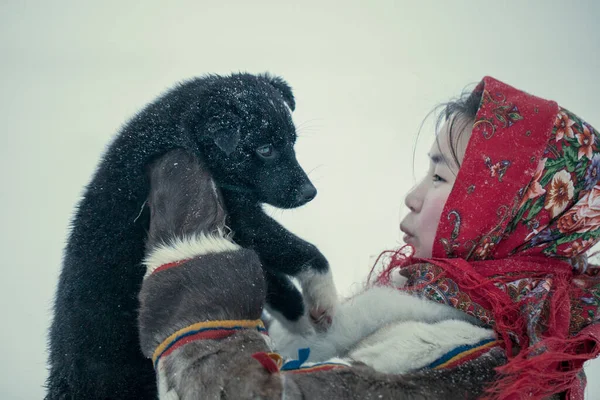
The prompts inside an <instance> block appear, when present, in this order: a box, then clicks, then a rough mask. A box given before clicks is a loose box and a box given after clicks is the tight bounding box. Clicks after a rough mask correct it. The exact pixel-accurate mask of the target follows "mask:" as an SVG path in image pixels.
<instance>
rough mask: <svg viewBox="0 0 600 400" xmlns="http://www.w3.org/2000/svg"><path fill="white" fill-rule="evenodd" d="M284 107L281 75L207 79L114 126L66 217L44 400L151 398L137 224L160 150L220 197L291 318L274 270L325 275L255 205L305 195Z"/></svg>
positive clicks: (321, 263) (296, 308) (291, 295)
mask: <svg viewBox="0 0 600 400" xmlns="http://www.w3.org/2000/svg"><path fill="white" fill-rule="evenodd" d="M286 104H287V107H289V108H290V109H294V107H295V103H294V97H293V94H292V91H291V89H290V87H289V86H288V85H287V84H286V83H285V81H283V80H282V79H281V78H276V77H271V76H268V75H260V76H254V75H249V74H235V75H232V76H229V77H220V76H208V77H204V78H197V79H194V80H191V81H188V82H186V83H183V84H181V85H179V86H177V87H175V88H174V89H172V90H171V91H169V92H167V93H166V94H164V95H163V96H162V97H160V98H159V99H157V100H156V101H155V102H153V103H152V104H150V105H148V106H147V107H146V108H145V109H144V110H142V111H141V112H140V113H139V114H137V115H136V116H135V117H134V118H133V119H132V120H131V121H130V122H129V123H127V124H126V125H125V126H124V127H123V128H122V130H121V132H120V133H119V135H118V136H117V137H116V139H115V140H114V142H113V143H112V144H111V146H110V147H109V148H108V150H107V152H106V154H105V155H104V157H103V159H102V161H101V163H100V165H99V167H98V169H97V171H96V173H95V176H94V177H93V179H92V181H91V182H90V184H89V185H88V186H87V188H86V191H85V194H84V196H83V199H82V200H81V202H80V203H79V206H78V208H77V211H76V214H75V218H74V220H73V224H72V230H71V233H70V237H69V240H68V244H67V247H66V249H65V254H64V262H63V269H62V272H61V275H60V280H59V283H58V288H57V294H56V300H55V314H54V321H53V323H52V326H51V330H50V349H49V350H50V356H49V364H50V375H49V378H48V382H47V387H48V393H47V397H46V398H47V399H153V398H155V395H156V387H155V377H154V372H153V369H152V363H151V362H150V361H149V360H147V359H146V358H144V357H143V355H142V353H141V351H140V346H139V342H138V335H137V326H136V316H137V310H138V300H137V295H138V291H139V289H140V285H141V282H142V276H143V274H144V268H143V267H142V266H141V265H140V262H141V260H142V257H143V255H144V241H145V238H146V233H147V229H148V224H149V221H148V212H147V210H146V209H145V208H144V207H143V204H144V201H145V200H146V197H147V195H148V185H149V183H148V178H147V176H146V173H145V168H146V167H147V166H148V165H150V164H151V163H152V162H153V160H155V159H156V158H157V157H159V156H160V155H162V154H164V153H166V152H167V151H169V150H171V149H174V148H184V149H186V150H189V151H191V152H192V153H194V154H196V155H197V156H198V157H200V158H201V159H203V160H204V162H205V164H206V167H207V168H208V169H209V170H210V171H211V174H212V175H213V177H214V179H215V181H216V182H217V184H218V185H219V186H220V187H221V190H222V192H223V197H224V200H225V204H226V207H227V208H228V209H229V211H230V214H231V221H230V225H231V227H232V228H233V230H234V231H235V232H236V236H235V237H234V239H235V240H236V241H238V242H239V243H240V244H241V245H242V246H248V247H252V248H254V249H255V250H256V251H257V253H258V254H259V256H260V258H261V261H262V262H263V266H264V268H265V269H266V271H267V272H268V273H269V274H270V279H269V280H268V284H269V295H268V299H269V300H270V301H271V306H272V307H274V308H275V309H278V310H280V311H281V312H282V313H283V314H284V315H286V316H287V317H288V318H290V319H294V318H298V317H299V316H300V314H301V313H303V311H304V309H303V305H302V303H301V295H300V293H299V292H298V290H297V289H296V288H295V287H294V286H292V285H290V284H289V280H288V278H287V277H285V276H284V275H281V273H284V274H294V273H296V272H297V271H299V270H300V269H301V268H303V267H305V266H306V265H307V263H308V262H310V261H313V262H312V264H313V267H314V268H317V269H320V270H327V269H328V265H327V261H326V260H325V258H324V257H323V255H322V254H321V253H320V252H319V251H318V250H317V249H316V248H315V247H314V246H312V245H310V244H308V243H306V242H304V241H302V240H300V239H299V238H297V237H296V236H294V235H293V234H291V233H290V232H288V231H286V230H285V229H284V228H283V227H281V226H280V225H279V224H277V223H276V222H275V221H274V220H272V219H271V218H269V217H267V216H266V215H265V214H264V213H263V212H262V210H261V208H260V203H263V202H264V203H268V204H272V205H274V206H277V207H282V208H292V207H297V206H300V205H302V204H304V203H306V202H307V201H310V199H311V198H312V197H314V195H315V194H316V191H315V190H314V187H313V186H312V184H311V183H310V181H309V180H308V177H307V176H306V174H305V172H304V171H303V170H302V168H301V167H300V166H299V165H298V162H297V161H296V158H295V154H294V150H293V145H294V142H295V139H296V132H295V128H294V125H293V123H292V120H291V117H290V113H289V111H288V110H287V107H286ZM269 144H271V145H272V146H273V151H272V152H271V155H272V157H269V158H268V159H264V158H261V157H260V156H259V155H258V154H257V153H256V150H257V148H259V147H261V146H266V145H269ZM142 209H144V210H145V211H144V212H142V213H141V214H140V210H142ZM290 299H293V300H294V301H295V302H294V303H291V304H292V306H290V307H288V308H286V306H284V304H290ZM283 300H285V302H283V303H279V302H280V301H283Z"/></svg>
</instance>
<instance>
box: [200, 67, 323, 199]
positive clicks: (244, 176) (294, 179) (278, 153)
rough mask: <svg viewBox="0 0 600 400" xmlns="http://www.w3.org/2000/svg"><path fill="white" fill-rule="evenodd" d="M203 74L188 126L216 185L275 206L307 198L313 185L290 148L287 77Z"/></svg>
mask: <svg viewBox="0 0 600 400" xmlns="http://www.w3.org/2000/svg"><path fill="white" fill-rule="evenodd" d="M208 79H209V81H210V82H209V85H208V87H207V88H206V89H205V91H204V93H203V96H202V97H203V99H202V100H203V103H204V104H203V105H200V106H199V109H201V110H202V112H201V113H200V114H201V118H198V119H197V122H196V124H193V125H192V126H193V128H192V129H194V130H195V131H196V132H195V133H196V135H197V136H196V137H197V138H198V141H199V145H200V147H201V149H202V153H203V155H204V158H205V160H206V163H207V165H208V166H209V168H210V169H211V171H212V173H213V175H214V177H215V180H216V181H217V183H218V184H219V186H220V187H221V188H222V189H224V190H232V191H238V192H240V193H242V194H243V195H246V196H248V197H249V198H250V199H252V200H256V201H259V202H263V203H268V204H271V205H273V206H276V207H280V208H293V207H299V206H301V205H303V204H305V203H307V202H309V201H310V200H312V199H313V198H314V197H315V196H316V194H317V190H316V189H315V187H314V186H313V185H312V183H311V182H310V180H309V179H308V177H307V175H306V173H305V172H304V170H303V169H302V168H301V167H300V165H299V164H298V161H297V160H296V154H295V152H294V143H295V142H296V128H295V126H294V123H293V121H292V115H291V113H292V111H293V110H294V108H295V103H294V96H293V94H292V90H291V88H290V87H289V86H288V85H287V83H286V82H285V81H284V80H283V79H281V78H278V77H273V76H270V75H266V74H265V75H258V76H257V75H250V74H237V75H232V76H230V77H211V78H208ZM188 126H189V125H188Z"/></svg>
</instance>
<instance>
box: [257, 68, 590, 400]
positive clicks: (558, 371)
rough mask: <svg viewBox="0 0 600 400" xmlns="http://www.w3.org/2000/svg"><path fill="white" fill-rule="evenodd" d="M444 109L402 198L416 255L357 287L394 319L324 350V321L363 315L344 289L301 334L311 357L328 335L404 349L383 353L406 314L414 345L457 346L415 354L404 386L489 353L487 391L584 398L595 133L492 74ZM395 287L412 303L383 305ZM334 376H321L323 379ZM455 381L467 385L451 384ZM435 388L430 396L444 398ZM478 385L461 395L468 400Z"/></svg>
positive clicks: (400, 257) (394, 255)
mask: <svg viewBox="0 0 600 400" xmlns="http://www.w3.org/2000/svg"><path fill="white" fill-rule="evenodd" d="M443 118H444V120H445V124H444V126H443V127H442V128H441V129H440V134H439V135H438V139H437V140H436V142H435V143H434V144H433V146H432V148H431V151H430V153H429V156H430V159H431V165H430V169H429V172H428V175H427V176H426V178H424V180H423V181H422V182H421V183H420V184H419V185H418V186H417V187H416V188H415V189H414V190H413V191H412V192H411V193H410V194H409V195H408V196H407V199H406V204H407V206H408V208H409V209H410V213H409V215H408V216H407V217H406V218H405V219H404V221H403V222H402V224H401V230H402V231H403V232H404V233H405V234H406V236H405V241H406V242H407V243H408V244H409V245H410V247H411V248H412V249H414V253H411V252H407V251H404V250H403V251H398V252H391V253H388V255H389V260H388V262H387V263H386V265H385V268H383V270H382V271H379V272H378V273H377V274H373V276H374V278H373V279H372V282H373V283H375V285H374V286H375V287H374V288H370V289H369V290H367V291H366V292H365V294H363V295H359V296H358V297H357V299H358V298H360V297H361V296H368V295H369V294H370V293H376V292H378V293H383V292H382V291H381V290H385V291H386V292H385V296H382V297H379V298H378V299H377V301H379V303H378V304H375V305H374V304H373V303H372V302H371V303H369V302H365V303H366V304H367V306H368V307H369V310H371V311H372V312H371V313H370V314H377V312H375V311H377V308H384V309H385V310H386V312H387V311H389V310H392V311H391V314H393V315H392V316H391V317H389V318H382V319H378V317H377V316H375V318H374V322H375V323H377V325H376V326H374V327H373V328H369V330H367V331H362V332H361V335H359V337H354V338H353V339H356V340H354V342H345V343H344V345H343V346H341V348H340V346H337V347H336V346H335V345H336V344H339V340H340V339H339V336H336V332H339V330H338V331H336V326H338V327H339V326H346V327H347V326H349V325H348V324H349V322H348V321H351V320H352V319H355V320H356V318H357V316H360V315H362V317H361V318H363V317H364V318H365V319H366V320H368V319H369V317H372V316H373V315H370V314H368V313H362V314H361V313H360V312H358V311H360V307H357V305H356V304H357V303H360V302H359V301H358V300H356V299H355V301H354V302H347V303H345V304H344V305H342V306H341V307H340V310H339V312H338V314H337V315H336V317H335V318H334V321H333V325H332V327H331V331H330V332H329V333H327V334H325V335H315V336H311V337H308V338H304V339H303V340H306V344H308V345H309V346H310V347H312V348H313V351H312V353H319V352H318V351H315V344H316V343H318V342H319V341H321V343H333V344H334V346H333V351H334V352H338V353H344V354H343V355H345V354H349V355H350V356H351V357H352V356H354V357H353V358H355V359H358V360H361V354H362V357H363V359H362V360H361V361H366V362H367V364H371V365H373V366H375V367H377V366H378V365H379V364H378V360H379V361H380V360H381V359H384V360H385V359H394V360H399V359H401V358H402V356H403V354H397V353H396V354H394V347H393V345H394V343H395V342H398V341H399V340H402V339H403V338H402V337H399V336H398V335H402V333H403V332H406V331H410V329H411V327H410V326H408V325H402V324H406V323H407V322H410V321H412V322H413V323H421V324H423V326H422V329H423V330H422V331H419V332H418V333H419V335H421V338H422V339H423V338H424V337H425V334H424V332H426V333H427V335H429V336H427V337H426V339H427V340H421V342H427V341H431V338H432V337H433V338H436V340H438V339H439V340H445V338H446V337H449V336H456V337H458V339H457V341H455V342H453V343H454V344H455V345H456V346H455V348H453V349H446V348H445V349H444V350H448V351H446V353H445V354H442V355H441V356H440V357H438V358H437V359H436V360H434V361H433V362H429V360H427V362H426V363H423V362H422V363H421V364H422V365H419V363H418V362H416V361H418V360H416V361H415V362H414V363H413V365H412V369H419V370H420V371H419V372H414V373H413V374H408V375H404V378H407V377H410V378H409V379H414V380H411V381H410V384H417V385H418V384H422V385H424V386H427V385H435V383H434V381H428V380H426V379H425V377H428V376H430V374H431V371H432V370H436V371H439V370H440V369H441V370H444V369H445V372H446V373H448V371H454V372H455V373H456V374H457V375H455V376H453V377H452V378H451V379H449V382H450V383H452V382H454V378H458V377H462V378H464V377H465V373H467V374H468V373H472V372H473V371H472V370H470V371H465V370H464V368H465V366H468V365H473V363H477V362H482V360H487V359H490V357H492V358H494V360H497V357H496V355H497V354H498V351H499V350H501V351H502V353H503V354H504V357H505V363H504V365H503V366H502V367H500V368H497V369H496V371H497V372H498V373H499V375H498V376H496V377H493V374H492V375H489V374H486V373H484V372H485V371H489V369H483V370H482V371H484V372H481V371H480V373H481V375H485V376H486V379H488V381H487V382H488V383H489V384H490V385H489V386H488V389H487V392H486V395H488V396H491V397H495V398H502V399H505V398H522V397H527V398H533V399H543V398H549V397H551V396H553V395H555V394H562V395H564V397H565V398H568V399H583V393H584V388H585V376H584V374H583V363H584V362H585V361H586V360H589V359H592V358H594V357H596V356H597V354H598V346H597V345H598V340H600V324H599V323H598V322H599V321H598V319H599V318H598V312H599V304H600V275H599V274H598V271H599V269H598V268H597V267H596V266H593V265H591V264H589V263H588V262H587V258H586V255H585V253H586V251H587V250H588V249H590V248H591V247H592V246H593V245H594V244H595V243H596V242H597V241H598V240H599V238H600V184H599V182H598V180H599V179H600V150H599V147H598V146H599V144H598V143H597V142H598V134H597V132H596V131H595V130H594V129H593V128H592V127H591V126H590V125H589V124H587V123H586V122H585V121H583V120H581V119H580V118H579V117H577V116H575V115H574V114H572V113H571V112H569V111H567V110H565V109H563V108H560V107H559V106H558V105H557V104H556V103H554V102H552V101H547V100H543V99H540V98H537V97H535V96H532V95H529V94H527V93H525V92H522V91H519V90H517V89H515V88H512V87H511V86H508V85H506V84H504V83H502V82H499V81H497V80H495V79H493V78H490V77H486V78H484V79H483V80H482V82H481V83H480V85H479V86H478V87H477V88H476V89H475V90H474V92H473V93H472V94H470V95H469V96H467V97H465V98H463V99H462V100H459V101H458V102H454V103H450V104H448V105H447V107H446V108H445V111H444V113H443ZM399 282H400V283H399ZM397 286H401V287H400V288H399V289H396V288H395V287H397ZM398 291H401V292H402V293H403V295H402V297H401V298H402V299H407V298H412V299H414V297H409V296H406V294H409V295H417V296H419V297H420V299H419V300H420V303H419V304H416V306H415V303H402V304H398V302H396V303H389V304H391V305H389V304H385V307H384V305H383V303H382V302H381V300H382V299H384V298H388V299H396V298H395V297H393V294H392V293H397V292H398ZM386 296H387V297H386ZM363 298H364V297H363ZM423 299H427V300H428V301H425V300H423ZM433 303H439V304H442V305H443V307H442V306H439V307H436V306H435V305H434V304H433ZM440 307H441V308H440ZM398 310H401V311H398ZM363 311H364V310H363ZM457 311H460V312H461V313H462V314H461V313H457ZM456 319H459V321H453V320H456ZM440 321H441V322H440ZM391 322H393V323H394V324H392V325H391V326H389V323H391ZM440 323H441V324H446V325H444V328H443V329H441V328H440V325H435V324H440ZM453 323H459V324H461V325H460V327H461V328H460V329H462V328H465V327H466V328H465V329H472V331H471V332H480V333H481V336H480V337H478V339H483V341H479V342H478V343H468V340H469V335H462V340H463V341H464V342H463V343H460V337H459V336H461V335H456V332H457V331H458V330H459V328H453V327H452V326H451V324H453ZM344 324H346V325H344ZM384 324H385V325H388V326H382V325H384ZM449 324H450V325H449ZM362 325H365V324H362ZM467 325H468V326H467ZM475 325H481V327H478V326H475ZM355 326H356V324H355ZM478 330H479V331H478ZM276 331H277V328H276V327H273V328H271V329H270V333H271V335H272V336H279V337H281V336H285V335H277V334H276ZM486 335H487V336H486ZM490 335H491V336H490ZM276 339H277V338H276ZM482 343H483V344H482ZM279 344H280V346H279V347H282V342H281V341H280V342H279ZM284 344H285V343H284ZM317 347H318V346H317ZM465 349H466V350H465ZM373 350H378V351H373ZM336 355H339V354H336ZM452 356H453V357H452ZM422 358H426V357H422ZM263 365H265V364H264V363H263ZM457 365H458V367H456V366H457ZM451 367H456V368H451ZM488 367H489V364H488ZM356 368H358V367H352V368H349V370H351V371H355V369H356ZM349 374H350V375H351V373H349ZM474 375H477V374H474ZM415 377H421V378H422V380H418V379H417V378H415ZM492 377H493V379H492ZM338 378H339V376H338V375H329V378H327V377H325V376H323V377H322V378H321V379H322V380H325V381H326V380H327V379H330V380H331V382H332V386H335V385H333V382H334V380H335V379H338ZM355 379H356V376H354V377H353V378H352V379H350V380H349V381H347V382H345V383H344V384H347V385H349V384H350V383H354V380H355ZM363 379H364V378H363ZM369 379H371V381H370V382H371V383H372V384H370V385H367V387H370V388H372V387H374V386H377V385H375V382H379V381H377V380H378V379H379V380H380V381H381V382H384V381H385V382H387V384H389V382H390V381H389V379H392V378H387V379H388V380H385V379H383V378H380V377H377V376H371V377H369ZM407 379H408V378H407ZM490 379H491V380H492V381H490ZM458 381H459V380H456V381H455V382H458ZM381 382H379V383H378V384H381V385H383V387H386V386H385V384H383V383H381ZM395 382H396V381H395ZM439 382H440V385H442V386H443V384H444V383H445V381H444V380H440V381H439ZM396 383H397V382H396ZM392 386H393V385H392ZM400 386H401V387H400V389H399V386H394V387H393V388H391V389H390V388H389V385H388V386H387V387H386V388H388V389H390V390H391V392H386V393H396V392H394V391H393V389H394V388H395V389H399V390H400V392H402V391H404V392H403V393H405V392H406V390H408V389H407V387H406V386H402V385H400ZM408 386H411V385H408ZM326 388H327V385H323V386H322V390H326ZM444 388H445V387H444ZM460 388H462V389H465V388H466V386H464V385H463V386H461V384H459V389H460ZM427 389H429V390H430V391H427ZM365 390H366V389H365ZM465 390H466V389H465ZM400 392H398V393H400ZM424 393H428V395H427V396H426V398H431V397H432V396H433V394H432V393H436V392H435V391H433V389H432V388H431V387H425V392H424ZM458 393H463V394H465V393H467V391H463V392H461V391H460V390H459V392H458ZM437 394H438V397H436V398H454V397H452V396H449V395H448V394H447V393H446V394H445V395H444V394H442V393H441V392H437ZM479 394H480V393H474V392H470V394H469V396H467V397H473V396H475V397H477V396H478V395H479ZM428 396H429V397H428ZM326 397H327V396H323V398H326ZM407 398H408V397H407Z"/></svg>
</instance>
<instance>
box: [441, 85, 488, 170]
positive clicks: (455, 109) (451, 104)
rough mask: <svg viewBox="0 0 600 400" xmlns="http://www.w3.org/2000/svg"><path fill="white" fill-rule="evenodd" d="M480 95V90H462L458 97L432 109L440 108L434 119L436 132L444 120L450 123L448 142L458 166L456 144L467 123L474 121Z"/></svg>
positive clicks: (471, 123) (481, 93)
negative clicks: (440, 110)
mask: <svg viewBox="0 0 600 400" xmlns="http://www.w3.org/2000/svg"><path fill="white" fill-rule="evenodd" d="M482 95H483V92H481V91H480V90H477V91H474V90H469V91H466V90H464V91H463V92H462V93H461V94H460V96H459V97H458V98H456V99H454V100H450V101H448V102H447V103H443V104H440V105H439V106H437V107H436V108H435V109H434V111H436V110H439V109H440V108H441V109H442V112H440V113H439V115H438V117H437V120H436V124H435V130H436V132H439V128H440V126H441V125H442V124H443V123H444V122H447V121H448V122H449V124H450V126H449V127H448V134H449V137H448V139H449V140H448V142H449V143H448V144H449V145H450V150H451V152H452V158H453V159H454V161H455V162H456V165H458V166H459V167H460V162H459V160H458V154H457V145H458V142H459V140H460V138H461V137H462V135H463V133H464V131H465V128H466V127H467V125H469V124H470V125H473V124H474V123H475V116H476V115H477V111H478V110H479V105H480V104H481V98H482ZM438 145H439V144H438Z"/></svg>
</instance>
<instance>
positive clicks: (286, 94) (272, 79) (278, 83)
mask: <svg viewBox="0 0 600 400" xmlns="http://www.w3.org/2000/svg"><path fill="white" fill-rule="evenodd" d="M259 77H260V78H262V79H264V80H266V81H267V82H269V83H270V84H271V86H273V87H274V88H275V89H277V90H278V91H279V93H281V96H282V97H283V100H284V101H285V103H286V104H287V105H288V107H289V108H290V110H292V111H294V110H295V109H296V101H295V100H294V94H293V93H292V88H291V87H290V85H288V84H287V82H286V81H285V80H283V79H282V78H280V77H278V76H273V75H270V74H269V73H264V74H261V75H259Z"/></svg>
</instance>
